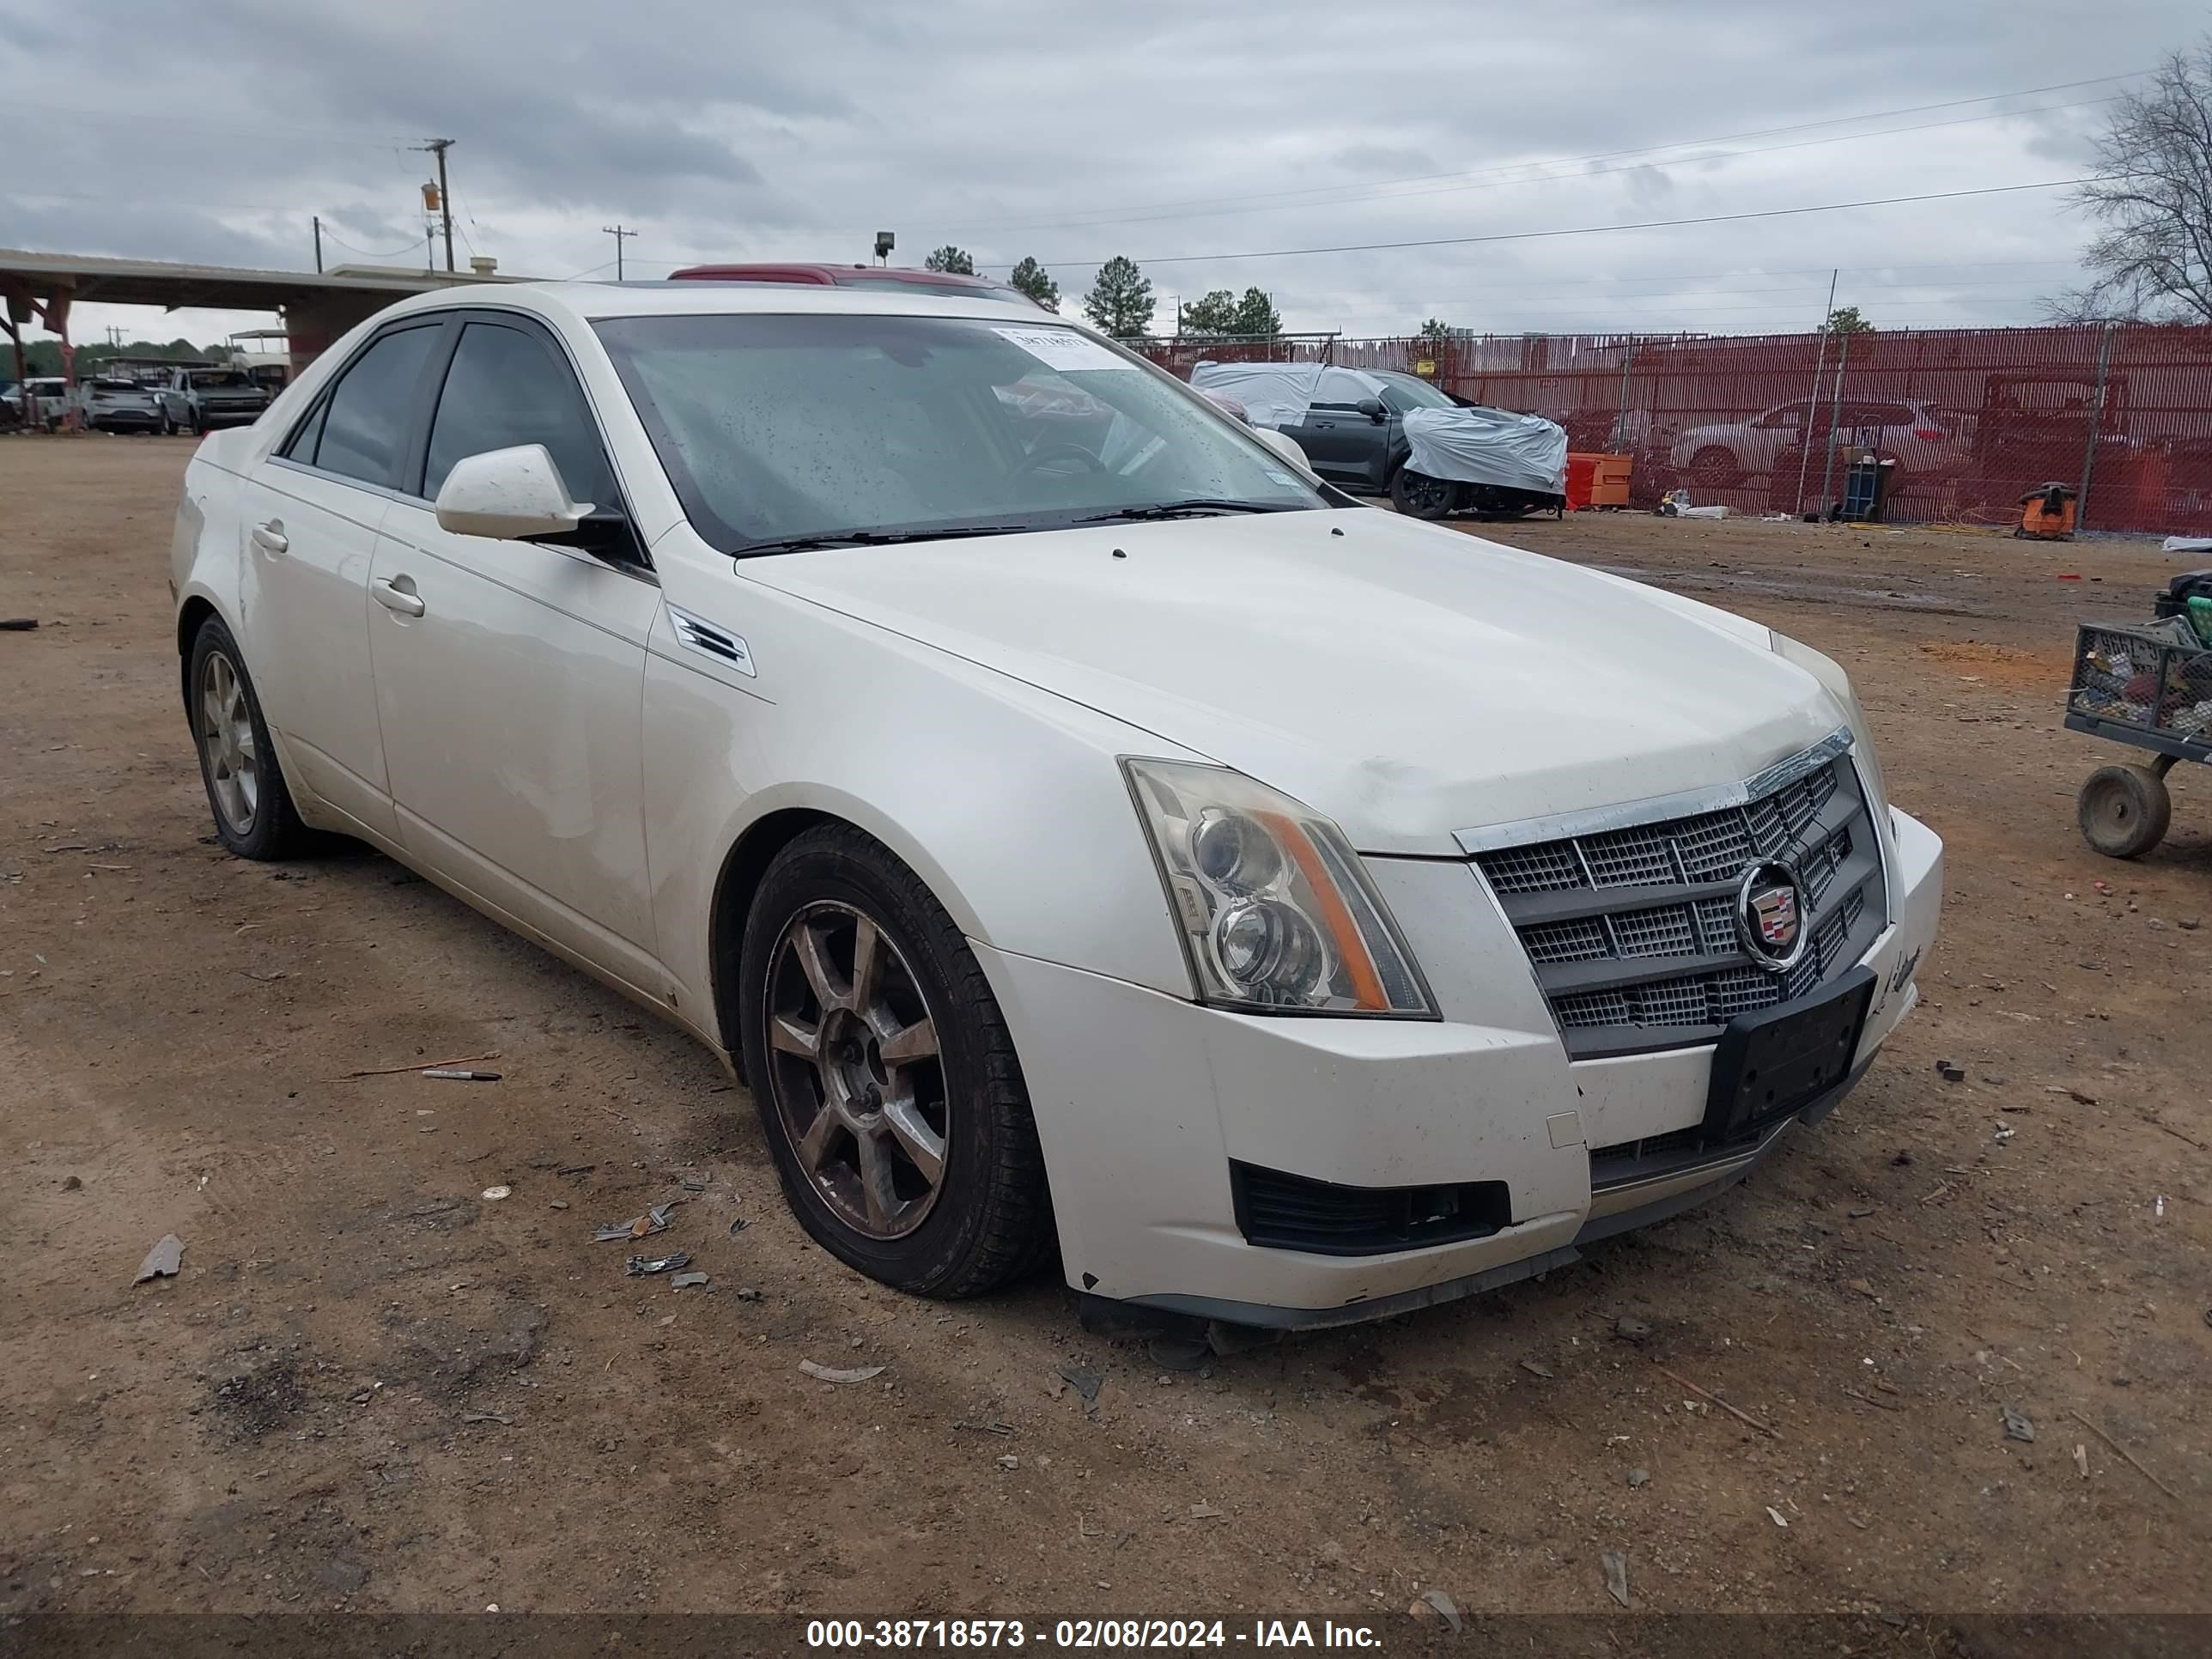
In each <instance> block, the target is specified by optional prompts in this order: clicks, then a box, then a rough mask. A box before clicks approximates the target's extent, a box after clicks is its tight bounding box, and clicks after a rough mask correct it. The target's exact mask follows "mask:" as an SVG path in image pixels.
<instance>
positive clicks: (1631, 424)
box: [1132, 325, 2212, 535]
mask: <svg viewBox="0 0 2212 1659" xmlns="http://www.w3.org/2000/svg"><path fill="white" fill-rule="evenodd" d="M1132 343H1133V344H1134V345H1135V346H1137V348H1138V349H1140V350H1142V351H1144V352H1145V353H1146V356H1150V357H1152V360H1153V361H1154V362H1159V363H1161V364H1163V365H1164V366H1165V367H1167V368H1170V369H1172V370H1174V372H1176V374H1181V375H1182V376H1184V377H1185V378H1188V375H1189V374H1190V370H1191V368H1192V366H1193V365H1194V364H1195V363H1197V362H1201V361H1204V360H1206V359H1208V358H1211V359H1213V360H1215V361H1221V362H1231V361H1237V362H1249V361H1254V360H1271V359H1272V360H1279V361H1291V362H1333V363H1337V364H1340V365H1342V366H1344V367H1346V368H1387V369H1396V370H1400V371H1402V372H1406V373H1409V374H1419V375H1420V376H1421V377H1422V378H1424V379H1425V380H1431V381H1433V382H1434V383H1435V384H1436V385H1437V386H1442V387H1443V389H1444V390H1446V391H1447V392H1451V393H1453V394H1455V396H1458V397H1462V398H1467V399H1468V401H1470V402H1473V403H1478V404H1490V405H1492V406H1493V407H1496V408H1500V409H1509V410H1516V411H1518V412H1520V413H1523V414H1534V415H1542V416H1547V417H1548V418H1550V419H1552V420H1554V421H1557V422H1559V423H1560V424H1561V425H1562V426H1564V427H1565V428H1566V429H1567V438H1568V447H1570V448H1571V449H1574V450H1579V451H1600V452H1604V453H1614V454H1627V455H1632V456H1633V457H1634V458H1635V461H1636V468H1635V473H1634V476H1633V481H1632V492H1633V493H1632V504H1633V505H1635V506H1638V507H1652V506H1656V504H1657V502H1658V500H1659V497H1660V496H1661V495H1662V494H1664V493H1665V492H1666V491H1668V490H1669V489H1678V488H1679V489H1686V490H1687V491H1688V492H1689V494H1690V496H1691V498H1692V500H1693V501H1698V502H1699V503H1703V504H1711V503H1716V502H1723V503H1725V504H1727V505H1728V506H1729V507H1731V508H1733V509H1735V511H1737V512H1739V513H1753V514H1758V513H1790V514H1791V515H1793V516H1796V515H1802V514H1803V513H1825V512H1826V511H1827V510H1828V509H1829V508H1830V507H1832V506H1833V505H1834V504H1835V503H1837V502H1838V500H1839V498H1840V496H1841V495H1842V493H1843V484H1844V467H1845V465H1848V463H1849V462H1850V460H1851V459H1857V458H1859V457H1861V456H1863V455H1866V454H1869V453H1871V454H1875V455H1878V456H1879V457H1880V458H1881V459H1884V460H1887V461H1889V462H1891V463H1892V464H1893V465H1891V467H1890V468H1889V475H1890V485H1889V491H1888V501H1887V506H1886V507H1885V509H1884V516H1885V517H1886V518H1887V519H1888V520H1892V521H1893V522H1899V523H1931V522H1953V523H1963V524H1984V525H2006V524H2015V523H2017V522H2018V521H2019V519H2020V513H2021V497H2022V496H2024V495H2027V494H2029V493H2030V492H2033V491H2035V490H2038V489H2042V488H2043V487H2045V486H2047V485H2049V484H2051V483H2063V484H2064V485H2066V486H2068V487H2069V488H2070V489H2076V490H2079V491H2081V503H2080V521H2081V525H2082V526H2084V527H2086V528H2089V529H2094V530H2107V531H2129V532H2144V533H2154V534H2161V535H2167V534H2200V535H2201V534H2212V327H2189V326H2150V325H2087V326H2081V327H2063V328H2005V329H1941V330H1913V331H1887V330H1884V331H1878V332H1868V333H1863V334H1854V335H1843V336H1826V335H1820V334H1794V335H1759V336H1750V337H1722V338H1716V337H1683V336H1663V337H1654V336H1641V335H1627V334H1561V335H1510V336H1492V335H1454V336H1450V337H1446V338H1442V339H1427V338H1410V339H1373V340H1350V339H1344V338H1341V337H1335V336H1300V337H1284V338H1281V339H1278V340H1267V341H1259V340H1240V339H1216V340H1190V339H1175V340H1146V341H1136V342H1132Z"/></svg>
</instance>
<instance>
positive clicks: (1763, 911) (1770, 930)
mask: <svg viewBox="0 0 2212 1659" xmlns="http://www.w3.org/2000/svg"><path fill="white" fill-rule="evenodd" d="M1735 931H1736V934H1737V937H1738V938H1740V939H1741V940H1742V941H1743V948H1744V950H1745V951H1746V952H1747V954H1748V955H1749V956H1750V957H1751V959H1752V962H1753V964H1754V965H1755V966H1758V967H1760V968H1764V969H1766V971H1767V972H1769V973H1771V974H1785V973H1788V972H1789V971H1790V969H1792V968H1795V967H1796V965H1797V964H1798V963H1799V962H1800V961H1802V959H1803V957H1804V955H1805V946H1806V945H1807V944H1808V943H1809V942H1810V938H1811V936H1810V934H1808V933H1807V931H1806V927H1805V890H1804V888H1803V887H1802V886H1801V885H1800V884H1799V883H1798V880H1797V872H1796V871H1794V870H1792V869H1791V868H1790V866H1788V865H1786V864H1754V865H1753V866H1751V868H1750V869H1748V870H1747V871H1745V872H1744V874H1743V882H1742V884H1741V885H1740V886H1739V887H1738V888H1737V889H1736V892H1735Z"/></svg>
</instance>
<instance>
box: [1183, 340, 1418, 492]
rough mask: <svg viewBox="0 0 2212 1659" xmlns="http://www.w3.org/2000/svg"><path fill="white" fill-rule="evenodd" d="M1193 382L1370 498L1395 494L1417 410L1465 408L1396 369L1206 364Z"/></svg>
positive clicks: (1328, 475) (1342, 485) (1195, 372)
mask: <svg viewBox="0 0 2212 1659" xmlns="http://www.w3.org/2000/svg"><path fill="white" fill-rule="evenodd" d="M1190 383H1191V385H1192V386H1194V387H1196V388H1197V389H1198V390H1199V391H1200V392H1204V393H1206V395H1207V396H1208V397H1231V398H1236V399H1237V401H1238V402H1240V403H1242V404H1243V405H1244V406H1245V408H1246V410H1248V411H1249V418H1250V419H1251V420H1252V421H1253V422H1255V423H1257V424H1259V425H1262V426H1267V427H1272V428H1274V429H1275V430H1277V431H1279V432H1280V433H1281V434H1282V435H1284V436H1285V437H1286V438H1288V439H1290V440H1291V441H1292V442H1293V443H1295V444H1297V447H1299V448H1300V449H1301V450H1303V451H1304V452H1305V457H1306V460H1307V462H1308V464H1309V465H1311V466H1312V468H1313V470H1314V471H1315V472H1316V474H1318V475H1319V476H1320V477H1322V478H1325V479H1326V480H1328V482H1329V483H1333V484H1335V485H1337V486H1339V487H1340V488H1341V489H1351V490H1356V491H1358V492H1359V493H1360V494H1362V495H1383V494H1386V493H1388V491H1389V488H1390V480H1391V478H1392V477H1394V476H1395V474H1396V473H1397V471H1398V469H1399V468H1400V467H1401V466H1402V465H1404V464H1405V459H1406V452H1407V443H1406V426H1405V420H1406V415H1407V411H1408V410H1414V409H1455V408H1457V407H1459V405H1458V404H1455V402H1454V401H1453V400H1452V399H1451V398H1450V397H1449V396H1448V395H1446V394H1445V393H1444V392H1442V391H1439V390H1438V389H1437V387H1435V386H1431V385H1430V384H1429V383H1428V382H1427V381H1426V380H1421V379H1420V378H1419V377H1418V376H1416V375H1412V374H1398V373H1396V372H1395V371H1394V370H1389V369H1368V368H1330V367H1328V366H1327V365H1322V364H1315V363H1214V362H1200V363H1198V364H1197V365H1196V366H1195V367H1194V368H1192V370H1191V373H1190ZM1270 411H1273V413H1271V412H1270Z"/></svg>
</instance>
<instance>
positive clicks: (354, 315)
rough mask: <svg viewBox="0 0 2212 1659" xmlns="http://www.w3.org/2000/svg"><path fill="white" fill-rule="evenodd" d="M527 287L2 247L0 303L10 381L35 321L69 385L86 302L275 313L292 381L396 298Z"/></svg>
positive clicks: (489, 275)
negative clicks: (77, 314)
mask: <svg viewBox="0 0 2212 1659" xmlns="http://www.w3.org/2000/svg"><path fill="white" fill-rule="evenodd" d="M483 263H485V264H489V263H490V262H489V260H486V261H484V262H483ZM526 280H527V279H526V278H522V277H514V276H498V275H495V274H494V273H493V272H491V271H489V270H476V271H448V270H393V269H386V268H374V267H364V266H344V265H341V266H339V267H338V268H337V269H336V270H327V271H307V270H248V269H243V268H240V267H237V266H232V265H188V264H173V263H171V262H170V261H167V260H162V259H112V258H105V257H102V256H99V255H93V254H77V253H34V252H27V251H26V250H24V249H21V248H0V299H4V300H5V301H6V308H5V313H4V317H5V321H4V327H5V328H6V331H7V334H8V337H9V342H10V343H11V344H12V345H13V347H14V349H15V378H16V379H17V380H23V379H24V378H25V376H24V373H23V339H22V331H23V330H24V329H25V328H27V327H28V326H29V325H32V324H33V322H35V323H38V324H40V325H42V326H43V327H45V328H46V330H47V331H49V332H50V333H53V334H56V335H58V336H60V337H61V342H62V365H63V373H64V375H65V376H66V377H67V378H68V379H69V380H70V381H71V382H72V384H73V383H74V381H75V380H76V375H75V373H74V371H73V368H72V367H71V357H72V355H73V354H72V350H71V348H70V337H69V318H70V307H73V306H75V305H76V304H78V303H79V302H81V301H90V300H97V301H100V302H102V303H103V304H109V305H131V306H159V307H161V309H163V310H164V311H175V310H179V309H180V308H182V307H188V306H210V307H217V308H220V309H222V310H228V311H275V312H281V313H283V317H284V325H285V330H286V332H287V333H288V335H289V337H290V341H291V354H292V372H293V373H294V374H298V373H299V371H300V370H301V368H304V367H306V366H307V364H308V363H310V362H313V361H314V359H315V356H316V355H317V354H318V353H319V352H320V351H321V350H322V349H324V348H325V346H327V345H329V344H330V343H331V341H333V340H335V339H337V337H339V336H340V335H342V334H343V333H344V332H345V331H346V330H348V329H349V328H351V327H352V326H353V325H355V324H356V323H357V322H360V321H361V320H362V319H363V318H365V317H368V315H370V314H371V313H374V312H376V311H379V310H380V309H382V308H383V307H386V306H387V305H390V304H391V303H392V301H394V300H398V299H404V297H405V296H406V295H410V294H422V293H426V292H428V290H430V289H441V288H456V287H462V286H465V285H468V284H471V283H511V282H520V281H526Z"/></svg>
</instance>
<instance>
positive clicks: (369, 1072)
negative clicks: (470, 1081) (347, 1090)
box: [324, 1048, 499, 1083]
mask: <svg viewBox="0 0 2212 1659" xmlns="http://www.w3.org/2000/svg"><path fill="white" fill-rule="evenodd" d="M498 1058H499V1050H498V1049H496V1048H494V1049H491V1050H489V1051H488V1052H487V1053H484V1054H455V1055H454V1056H453V1058H452V1059H451V1060H410V1061H409V1062H408V1063H407V1064H406V1065H404V1066H369V1067H368V1068H367V1069H366V1070H363V1071H358V1072H348V1073H346V1074H345V1075H344V1076H343V1077H334V1078H325V1079H324V1081H325V1082H326V1083H350V1082H352V1081H353V1080H354V1079H356V1078H359V1077H397V1076H398V1074H399V1073H402V1072H420V1071H422V1070H425V1069H426V1068H427V1069H430V1070H436V1069H439V1068H441V1067H444V1066H465V1065H466V1064H468V1062H469V1061H471V1060H497V1059H498Z"/></svg>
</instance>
